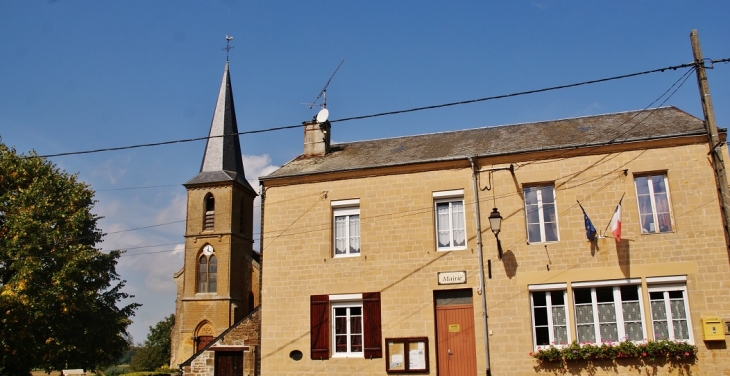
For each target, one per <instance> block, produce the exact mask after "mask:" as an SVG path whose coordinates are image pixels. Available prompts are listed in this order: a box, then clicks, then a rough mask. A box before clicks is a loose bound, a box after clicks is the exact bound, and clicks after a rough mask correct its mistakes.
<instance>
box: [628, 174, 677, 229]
mask: <svg viewBox="0 0 730 376" xmlns="http://www.w3.org/2000/svg"><path fill="white" fill-rule="evenodd" d="M634 184H635V185H636V198H637V200H638V201H639V217H640V219H641V233H642V234H651V233H662V232H671V231H672V216H671V213H670V211H669V190H668V189H667V177H666V175H664V174H662V175H647V176H638V177H636V178H635V179H634Z"/></svg>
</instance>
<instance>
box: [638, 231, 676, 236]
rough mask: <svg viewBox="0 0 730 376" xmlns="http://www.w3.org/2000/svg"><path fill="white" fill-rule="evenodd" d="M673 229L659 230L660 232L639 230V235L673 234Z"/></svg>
mask: <svg viewBox="0 0 730 376" xmlns="http://www.w3.org/2000/svg"><path fill="white" fill-rule="evenodd" d="M674 233H675V231H661V232H649V231H643V230H642V231H641V235H662V234H674Z"/></svg>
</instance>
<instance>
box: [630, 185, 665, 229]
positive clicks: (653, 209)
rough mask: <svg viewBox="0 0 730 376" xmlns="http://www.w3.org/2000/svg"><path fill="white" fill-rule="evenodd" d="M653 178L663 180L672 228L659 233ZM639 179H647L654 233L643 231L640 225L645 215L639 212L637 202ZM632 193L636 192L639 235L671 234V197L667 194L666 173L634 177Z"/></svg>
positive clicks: (642, 226)
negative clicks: (657, 177)
mask: <svg viewBox="0 0 730 376" xmlns="http://www.w3.org/2000/svg"><path fill="white" fill-rule="evenodd" d="M654 176H661V177H662V178H663V179H664V187H665V188H666V190H667V210H668V211H669V223H670V224H671V226H672V228H671V229H670V230H667V231H661V228H659V226H658V224H659V216H658V215H657V205H656V197H655V194H654V182H653V181H652V180H651V178H652V177H654ZM639 178H647V179H646V185H647V187H648V189H649V201H650V203H651V214H652V219H653V224H654V231H651V229H645V228H644V225H643V223H642V221H641V220H642V217H643V215H644V214H645V213H642V212H641V201H640V200H639V187H637V185H636V183H637V182H636V180H637V179H639ZM634 191H635V192H636V207H637V209H638V210H637V212H638V213H639V227H640V228H641V233H642V234H644V235H646V234H666V233H672V232H674V216H673V215H672V197H671V195H670V193H669V180H667V173H666V172H661V173H659V172H657V173H650V174H640V175H634Z"/></svg>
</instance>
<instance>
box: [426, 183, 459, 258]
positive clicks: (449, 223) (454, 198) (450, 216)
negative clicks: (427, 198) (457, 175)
mask: <svg viewBox="0 0 730 376" xmlns="http://www.w3.org/2000/svg"><path fill="white" fill-rule="evenodd" d="M433 197H434V199H435V205H436V248H437V249H438V250H450V249H465V248H466V226H465V222H464V190H456V191H446V192H434V194H433Z"/></svg>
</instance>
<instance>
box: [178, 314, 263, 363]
mask: <svg viewBox="0 0 730 376" xmlns="http://www.w3.org/2000/svg"><path fill="white" fill-rule="evenodd" d="M260 318H261V313H260V310H256V311H254V312H253V313H251V314H250V315H249V316H248V317H246V318H244V319H243V320H241V321H239V322H238V323H236V324H235V325H234V326H232V327H231V328H230V329H229V330H227V331H226V332H224V333H223V334H222V335H220V336H219V337H218V338H216V339H215V340H214V341H213V342H211V344H210V345H209V346H208V348H206V349H204V350H203V351H202V352H201V353H200V354H197V356H195V357H194V358H192V359H191V360H190V361H189V362H186V363H184V364H183V365H182V367H181V368H182V371H183V374H184V375H186V376H210V375H214V374H215V373H214V372H215V360H216V353H217V352H222V351H225V352H236V351H240V352H243V375H244V376H254V375H258V374H259V373H258V369H259V364H260V352H259V350H258V349H259V327H260V324H261V320H260Z"/></svg>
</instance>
